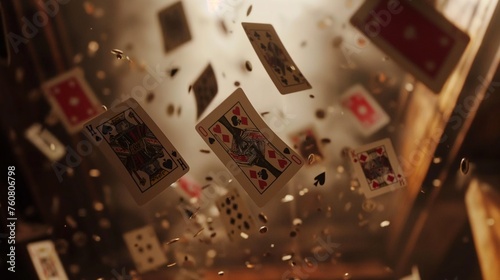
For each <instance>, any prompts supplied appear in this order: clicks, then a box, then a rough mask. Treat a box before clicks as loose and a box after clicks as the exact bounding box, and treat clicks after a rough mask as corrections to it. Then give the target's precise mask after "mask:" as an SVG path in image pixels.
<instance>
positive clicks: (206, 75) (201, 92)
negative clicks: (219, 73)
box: [193, 64, 218, 118]
mask: <svg viewBox="0 0 500 280" xmlns="http://www.w3.org/2000/svg"><path fill="white" fill-rule="evenodd" d="M193 91H194V96H195V98H196V118H199V117H200V116H201V115H202V114H203V112H205V109H206V108H207V107H208V105H210V102H212V100H213V99H214V97H215V96H216V95H217V91H218V88H217V78H216V77H215V73H214V69H213V68H212V65H211V64H208V65H207V67H206V68H205V70H203V73H201V75H200V76H199V77H198V79H196V81H195V82H194V84H193Z"/></svg>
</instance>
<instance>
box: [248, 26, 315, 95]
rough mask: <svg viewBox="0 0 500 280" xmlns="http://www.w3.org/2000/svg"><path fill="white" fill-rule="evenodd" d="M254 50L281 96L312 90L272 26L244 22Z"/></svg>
mask: <svg viewBox="0 0 500 280" xmlns="http://www.w3.org/2000/svg"><path fill="white" fill-rule="evenodd" d="M242 25H243V29H244V30H245V32H246V35H247V37H248V39H249V40H250V43H251V44H252V47H253V49H254V50H255V52H256V53H257V56H258V57H259V59H260V62H262V64H263V65H264V68H266V71H267V74H268V75H269V76H270V77H271V79H272V80H273V83H274V84H275V85H276V87H277V88H278V90H279V92H280V93H281V94H288V93H292V92H297V91H301V90H306V89H311V88H312V87H311V85H310V84H309V82H308V81H307V80H306V78H305V77H304V75H302V72H300V70H299V67H298V66H297V65H296V64H295V62H293V60H292V58H291V57H290V55H289V54H288V52H287V50H286V49H285V46H284V45H283V43H281V40H280V38H279V37H278V34H277V33H276V31H275V30H274V28H273V26H272V25H271V24H262V23H248V22H243V23H242Z"/></svg>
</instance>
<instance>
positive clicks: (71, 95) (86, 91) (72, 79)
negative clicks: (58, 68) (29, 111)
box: [42, 68, 103, 133]
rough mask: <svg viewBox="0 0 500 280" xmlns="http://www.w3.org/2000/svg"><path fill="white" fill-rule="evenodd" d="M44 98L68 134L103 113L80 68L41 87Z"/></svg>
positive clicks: (78, 129)
mask: <svg viewBox="0 0 500 280" xmlns="http://www.w3.org/2000/svg"><path fill="white" fill-rule="evenodd" d="M42 89H43V91H44V93H45V97H46V98H47V100H48V101H49V103H50V105H51V106H52V109H54V111H55V112H56V113H57V115H58V117H59V119H60V120H61V121H62V123H63V125H64V127H65V128H66V130H67V131H68V132H69V133H76V132H78V131H80V130H81V129H82V127H83V124H84V123H85V122H86V121H88V120H89V119H91V118H94V117H96V116H97V115H98V114H99V113H100V112H102V111H103V109H102V107H101V105H100V104H99V101H98V100H97V98H96V97H95V94H94V92H93V91H92V89H91V88H90V86H89V85H88V83H87V81H86V80H85V78H84V76H83V71H82V69H80V68H74V69H72V70H70V71H68V72H66V73H64V74H61V75H59V76H57V77H55V78H54V79H51V80H49V81H47V82H45V83H43V85H42Z"/></svg>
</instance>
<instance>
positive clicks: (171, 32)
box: [158, 1, 191, 52]
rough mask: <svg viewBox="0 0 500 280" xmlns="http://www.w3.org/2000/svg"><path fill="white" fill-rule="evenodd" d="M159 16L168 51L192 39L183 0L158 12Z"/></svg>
mask: <svg viewBox="0 0 500 280" xmlns="http://www.w3.org/2000/svg"><path fill="white" fill-rule="evenodd" d="M158 17H159V19H160V25H161V29H162V32H163V42H164V45H165V51H166V52H170V51H172V50H173V49H175V48H177V47H179V46H181V45H182V44H184V43H186V42H188V41H190V40H191V32H190V31H189V25H188V22H187V18H186V14H185V12H184V6H183V5H182V1H179V2H177V3H175V4H172V5H170V6H168V7H167V8H165V9H163V10H162V11H160V13H159V14H158Z"/></svg>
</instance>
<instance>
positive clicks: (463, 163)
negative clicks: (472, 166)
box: [460, 158, 469, 175]
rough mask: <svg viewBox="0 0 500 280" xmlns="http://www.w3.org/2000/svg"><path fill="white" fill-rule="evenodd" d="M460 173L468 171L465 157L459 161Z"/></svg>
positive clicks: (467, 162)
mask: <svg viewBox="0 0 500 280" xmlns="http://www.w3.org/2000/svg"><path fill="white" fill-rule="evenodd" d="M460 173H462V174H463V175H466V174H467V173H469V160H468V159H467V158H462V160H461V161H460Z"/></svg>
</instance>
